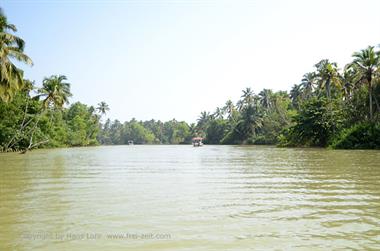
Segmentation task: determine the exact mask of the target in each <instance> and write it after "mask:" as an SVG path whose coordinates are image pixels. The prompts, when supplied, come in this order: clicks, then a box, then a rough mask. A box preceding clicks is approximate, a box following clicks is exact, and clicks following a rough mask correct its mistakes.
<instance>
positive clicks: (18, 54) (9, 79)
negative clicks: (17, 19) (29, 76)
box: [0, 8, 33, 102]
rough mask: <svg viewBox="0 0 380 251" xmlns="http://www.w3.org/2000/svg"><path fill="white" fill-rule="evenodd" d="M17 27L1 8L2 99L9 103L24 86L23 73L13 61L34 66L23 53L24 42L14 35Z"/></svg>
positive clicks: (0, 69)
mask: <svg viewBox="0 0 380 251" xmlns="http://www.w3.org/2000/svg"><path fill="white" fill-rule="evenodd" d="M16 31H17V29H16V26H14V25H13V24H9V23H8V21H7V18H6V16H5V15H4V13H3V11H2V9H1V8H0V99H2V100H3V101H4V102H8V101H10V100H11V99H12V97H13V96H14V94H15V93H16V91H18V90H20V89H21V88H22V86H23V72H22V71H21V70H20V69H19V68H17V67H16V65H15V64H14V63H13V62H12V61H11V60H16V61H19V62H22V63H25V64H28V65H33V62H32V60H31V59H30V58H29V57H28V56H27V55H26V54H24V53H23V51H24V45H25V43H24V40H22V39H21V38H19V37H17V36H15V35H13V34H12V33H11V32H16Z"/></svg>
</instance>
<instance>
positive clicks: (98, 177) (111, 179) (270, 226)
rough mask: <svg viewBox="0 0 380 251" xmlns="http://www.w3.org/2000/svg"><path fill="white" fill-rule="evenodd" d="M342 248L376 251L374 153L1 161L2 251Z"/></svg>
mask: <svg viewBox="0 0 380 251" xmlns="http://www.w3.org/2000/svg"><path fill="white" fill-rule="evenodd" d="M347 249H350V250H351V249H352V250H355V249H357V250H375V249H380V152H379V151H361V150H357V151H343V150H342V151H333V150H325V149H290V148H275V147H267V146H210V145H206V146H204V147H199V148H194V147H192V146H187V145H186V146H139V145H134V146H101V147H88V148H70V149H50V150H35V151H32V152H29V153H27V154H16V153H7V154H0V250H55V251H60V250H71V251H76V250H78V251H79V250H80V251H82V250H95V251H96V250H136V251H139V250H173V251H174V250H175V251H180V250H196V251H200V250H207V251H210V250H239V251H240V250H347Z"/></svg>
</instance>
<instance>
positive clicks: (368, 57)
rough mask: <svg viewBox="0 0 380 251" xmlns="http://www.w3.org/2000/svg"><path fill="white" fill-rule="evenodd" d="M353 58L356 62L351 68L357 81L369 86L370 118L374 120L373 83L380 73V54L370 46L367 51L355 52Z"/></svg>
mask: <svg viewBox="0 0 380 251" xmlns="http://www.w3.org/2000/svg"><path fill="white" fill-rule="evenodd" d="M352 56H353V57H354V61H353V62H352V64H351V65H350V66H351V67H352V68H353V69H354V70H355V72H356V74H355V79H356V81H358V83H366V84H367V85H368V96H369V118H370V120H372V119H373V109H372V106H373V104H372V103H373V102H372V84H373V83H372V81H373V80H374V78H375V77H376V75H377V74H379V71H380V53H379V52H375V49H374V47H373V46H368V48H367V49H364V50H361V51H359V52H355V53H354V54H353V55H352Z"/></svg>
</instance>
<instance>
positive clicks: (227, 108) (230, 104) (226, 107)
mask: <svg viewBox="0 0 380 251" xmlns="http://www.w3.org/2000/svg"><path fill="white" fill-rule="evenodd" d="M223 109H224V110H225V111H226V112H227V114H228V115H227V116H228V119H230V118H232V113H233V112H234V111H235V106H234V103H233V102H232V100H230V99H229V100H227V102H226V104H225V105H224V107H223Z"/></svg>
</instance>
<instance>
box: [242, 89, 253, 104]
mask: <svg viewBox="0 0 380 251" xmlns="http://www.w3.org/2000/svg"><path fill="white" fill-rule="evenodd" d="M241 98H243V104H244V105H248V104H252V102H253V101H254V92H253V91H252V89H251V88H249V87H247V88H245V90H243V95H241Z"/></svg>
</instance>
